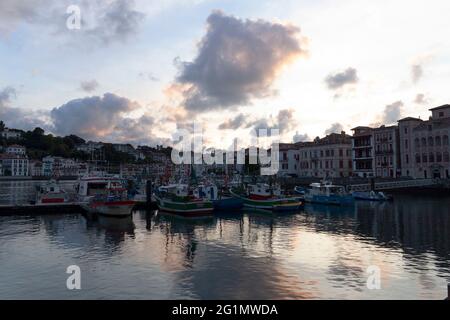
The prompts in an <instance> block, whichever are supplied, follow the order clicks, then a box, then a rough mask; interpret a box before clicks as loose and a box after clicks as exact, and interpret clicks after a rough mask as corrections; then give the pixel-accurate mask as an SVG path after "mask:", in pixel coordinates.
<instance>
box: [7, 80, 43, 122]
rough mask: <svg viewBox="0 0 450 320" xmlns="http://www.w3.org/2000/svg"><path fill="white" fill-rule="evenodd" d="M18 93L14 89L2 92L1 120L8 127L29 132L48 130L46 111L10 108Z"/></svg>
mask: <svg viewBox="0 0 450 320" xmlns="http://www.w3.org/2000/svg"><path fill="white" fill-rule="evenodd" d="M16 95H17V92H16V89H14V88H13V87H6V88H3V89H2V90H0V120H2V121H3V122H4V123H5V124H6V125H7V126H8V127H11V128H17V129H22V130H29V129H33V128H35V127H41V128H44V129H47V128H48V122H47V117H48V113H47V112H46V111H34V110H24V109H22V108H14V107H11V106H10V103H11V101H12V100H13V99H15V98H16Z"/></svg>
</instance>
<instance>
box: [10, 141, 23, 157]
mask: <svg viewBox="0 0 450 320" xmlns="http://www.w3.org/2000/svg"><path fill="white" fill-rule="evenodd" d="M6 153H8V154H14V155H17V156H25V155H26V153H27V149H26V148H25V147H24V146H20V145H18V144H13V145H11V146H8V147H6Z"/></svg>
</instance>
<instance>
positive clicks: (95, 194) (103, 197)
mask: <svg viewBox="0 0 450 320" xmlns="http://www.w3.org/2000/svg"><path fill="white" fill-rule="evenodd" d="M78 199H79V201H80V205H81V207H82V208H83V209H85V210H86V211H88V212H90V213H99V214H103V215H108V216H128V215H130V214H131V211H132V209H133V207H134V205H135V201H133V200H129V199H128V198H127V190H126V188H124V186H123V183H122V181H121V179H119V178H115V177H85V178H82V179H81V180H80V183H79V186H78Z"/></svg>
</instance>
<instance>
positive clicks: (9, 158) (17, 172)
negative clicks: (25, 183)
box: [0, 153, 28, 177]
mask: <svg viewBox="0 0 450 320" xmlns="http://www.w3.org/2000/svg"><path fill="white" fill-rule="evenodd" d="M0 160H1V164H2V171H3V175H4V176H12V177H24V176H28V159H27V158H26V157H24V156H21V155H15V154H8V153H6V154H1V155H0Z"/></svg>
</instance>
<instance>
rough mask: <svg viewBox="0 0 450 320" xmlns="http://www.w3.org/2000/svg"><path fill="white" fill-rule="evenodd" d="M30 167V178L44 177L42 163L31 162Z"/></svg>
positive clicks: (37, 161)
mask: <svg viewBox="0 0 450 320" xmlns="http://www.w3.org/2000/svg"><path fill="white" fill-rule="evenodd" d="M28 165H29V168H28V173H29V174H30V176H32V177H39V176H43V175H44V174H43V172H42V161H39V160H30V161H29V164H28Z"/></svg>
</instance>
